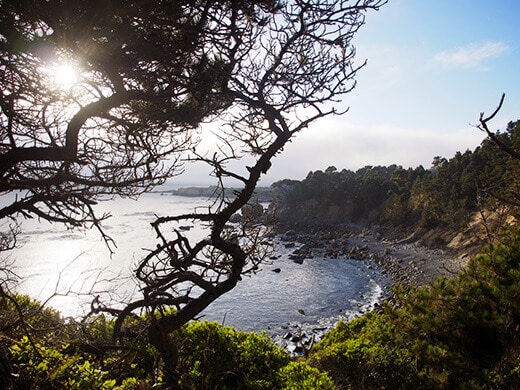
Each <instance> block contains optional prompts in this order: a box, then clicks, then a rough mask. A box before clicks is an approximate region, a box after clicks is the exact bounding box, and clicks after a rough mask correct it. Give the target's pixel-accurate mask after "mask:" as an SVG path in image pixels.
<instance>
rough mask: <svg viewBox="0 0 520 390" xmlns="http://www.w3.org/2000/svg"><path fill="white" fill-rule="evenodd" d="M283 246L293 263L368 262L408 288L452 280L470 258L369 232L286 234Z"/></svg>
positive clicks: (329, 230) (282, 237) (365, 230)
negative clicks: (323, 260)
mask: <svg viewBox="0 0 520 390" xmlns="http://www.w3.org/2000/svg"><path fill="white" fill-rule="evenodd" d="M279 237H280V238H281V240H282V242H284V245H286V247H290V246H291V245H293V243H294V242H298V243H301V244H303V245H302V246H300V247H298V248H297V249H295V250H294V251H293V253H292V255H291V257H290V258H291V259H293V260H294V261H296V262H299V261H303V260H304V259H306V258H307V259H310V258H313V257H316V256H325V257H329V258H350V259H355V260H369V261H372V262H373V263H375V264H376V265H377V267H379V268H380V269H381V270H382V272H383V273H384V274H386V275H388V276H390V277H391V278H392V281H393V282H394V283H395V282H400V283H403V284H406V285H410V286H420V285H427V284H429V283H430V282H432V281H433V280H434V279H435V278H436V277H439V276H442V275H446V276H454V275H456V274H457V273H458V272H459V271H460V270H461V269H462V268H464V267H465V265H466V264H467V262H468V260H469V257H468V256H465V255H462V256H458V255H457V254H456V253H455V252H450V251H448V250H443V249H433V248H428V247H425V246H423V245H420V244H419V243H418V242H416V241H411V240H408V239H404V240H389V239H385V238H383V237H382V236H381V234H379V233H375V232H373V231H371V230H369V229H361V228H358V227H352V226H350V227H349V228H346V229H338V228H335V229H315V231H313V232H310V233H306V232H301V231H294V230H288V231H285V232H284V233H282V234H280V235H279Z"/></svg>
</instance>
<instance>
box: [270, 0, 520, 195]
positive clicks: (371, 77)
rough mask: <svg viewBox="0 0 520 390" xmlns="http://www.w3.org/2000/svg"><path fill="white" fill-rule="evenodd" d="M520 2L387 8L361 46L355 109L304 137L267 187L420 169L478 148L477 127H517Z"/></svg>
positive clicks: (398, 0) (397, 2) (402, 0)
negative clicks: (337, 173) (484, 122)
mask: <svg viewBox="0 0 520 390" xmlns="http://www.w3.org/2000/svg"><path fill="white" fill-rule="evenodd" d="M519 17H520V0H487V1H485V0H390V1H389V2H388V4H387V5H386V6H384V7H382V8H381V10H380V11H379V12H377V13H375V12H372V13H369V14H368V16H367V20H366V25H365V26H363V28H362V30H361V31H360V32H359V33H358V35H357V36H356V37H355V39H354V45H355V46H356V48H357V58H358V61H359V62H362V61H364V60H365V59H367V60H368V64H367V66H366V67H365V68H363V69H362V70H361V71H360V72H359V73H358V76H357V80H358V84H357V88H356V90H355V91H354V92H352V93H351V94H349V95H347V96H346V98H345V102H346V103H347V104H348V105H349V106H350V111H349V112H348V113H347V114H345V115H344V116H341V117H334V118H328V119H325V120H322V121H319V122H317V123H315V124H314V125H312V126H311V127H310V128H309V129H307V130H306V131H305V132H303V133H301V134H299V135H298V136H297V137H296V138H295V139H294V140H293V142H292V143H291V144H290V145H289V146H288V147H286V148H285V150H284V152H283V153H282V154H281V155H279V156H277V157H276V158H275V160H274V161H273V166H272V167H271V169H270V171H269V173H268V175H267V176H266V177H265V178H264V179H263V180H262V184H263V185H268V184H270V183H271V182H272V181H276V180H280V179H283V178H291V179H298V180H300V179H303V178H304V177H305V176H306V175H307V173H308V172H309V171H311V170H313V171H315V170H318V169H322V170H324V169H325V168H327V167H328V166H330V165H334V166H336V167H337V168H338V169H343V168H347V169H352V170H356V169H358V168H361V167H363V166H365V165H390V164H393V163H395V164H398V165H402V166H403V167H416V166H418V165H423V166H424V167H426V168H428V167H430V165H431V162H432V160H433V157H434V156H443V157H447V158H450V157H452V156H453V155H454V153H455V152H456V151H462V152H463V151H465V150H466V149H470V150H473V149H474V148H475V147H476V146H477V145H478V144H480V142H481V141H482V139H483V138H484V135H483V133H481V132H480V131H479V130H478V129H476V128H475V127H474V126H475V125H476V124H477V123H478V118H479V114H480V112H482V111H484V112H485V113H491V112H492V111H493V110H494V109H495V108H496V106H497V104H498V102H499V99H500V96H501V94H502V93H505V94H506V99H505V103H504V106H503V108H502V110H501V112H500V114H499V115H498V116H497V118H496V119H495V121H494V122H493V123H492V125H493V129H504V128H505V125H506V124H507V122H509V121H511V120H517V119H520V28H518V19H519Z"/></svg>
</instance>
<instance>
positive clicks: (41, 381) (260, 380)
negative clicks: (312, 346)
mask: <svg viewBox="0 0 520 390" xmlns="http://www.w3.org/2000/svg"><path fill="white" fill-rule="evenodd" d="M13 299H14V300H15V301H16V302H17V305H16V306H18V307H20V308H23V310H24V312H25V313H26V312H27V311H28V310H33V311H34V312H33V314H32V315H31V316H30V317H27V319H26V321H27V323H26V324H25V325H26V326H27V329H25V328H23V327H21V325H20V323H21V321H13V320H12V319H13V318H19V317H17V316H18V309H16V306H15V305H13V304H9V303H6V302H5V301H2V311H1V312H0V316H1V319H2V320H4V322H2V324H3V327H2V332H1V334H0V352H1V353H0V363H1V364H2V366H1V368H2V371H1V373H2V375H4V376H5V378H3V379H2V380H3V382H0V383H2V384H3V385H4V386H11V387H12V388H24V389H25V388H27V389H35V388H38V389H56V388H64V389H134V388H141V389H148V388H151V386H154V388H161V386H165V387H166V384H165V383H164V374H163V372H162V370H163V367H164V365H163V363H164V362H163V360H162V358H161V356H160V355H159V354H158V352H157V350H156V349H155V348H154V347H153V346H152V345H151V344H150V343H149V342H148V341H147V338H146V337H143V335H142V330H140V326H141V323H142V320H139V321H137V320H136V321H134V323H133V326H132V325H129V326H128V331H131V332H132V333H133V334H134V335H135V336H134V339H133V341H132V342H131V343H129V344H121V343H114V342H113V341H112V330H113V327H114V320H108V319H107V318H106V317H105V316H103V315H99V316H95V317H92V318H90V319H89V321H88V322H85V323H77V322H75V321H73V320H70V319H69V320H64V319H62V318H61V317H60V316H59V314H58V313H56V312H55V311H52V310H50V309H42V305H41V303H39V302H36V301H32V300H30V299H29V298H28V297H27V296H22V295H18V296H13ZM7 302H11V301H7ZM27 330H29V331H27ZM139 333H141V336H139ZM173 339H174V342H175V344H176V348H177V350H178V351H179V359H178V366H177V372H178V373H179V377H178V382H177V386H178V387H179V388H182V389H214V388H218V389H226V388H228V389H236V388H243V389H273V388H284V389H299V388H313V389H314V388H316V389H333V388H334V386H333V384H332V382H331V380H330V378H328V376H327V374H325V373H322V372H320V371H318V370H317V369H316V368H311V367H310V366H308V365H307V364H306V363H305V362H298V363H292V362H290V357H289V355H288V354H287V352H285V351H284V350H283V349H281V348H279V347H277V346H276V345H275V344H274V343H273V342H272V341H271V340H270V339H269V338H268V337H267V336H266V335H265V334H256V333H245V332H239V331H237V330H235V329H234V328H231V327H227V326H222V325H220V324H217V323H210V322H198V321H194V322H190V323H189V324H187V325H185V326H184V327H182V328H181V329H179V330H177V331H176V332H175V333H174V334H173ZM7 369H8V371H6V370H7Z"/></svg>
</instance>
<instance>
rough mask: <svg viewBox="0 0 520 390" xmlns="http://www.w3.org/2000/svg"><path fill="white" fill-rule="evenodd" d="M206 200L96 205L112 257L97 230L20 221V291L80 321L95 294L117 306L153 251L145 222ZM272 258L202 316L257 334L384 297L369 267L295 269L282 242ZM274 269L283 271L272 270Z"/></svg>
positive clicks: (349, 312)
mask: <svg viewBox="0 0 520 390" xmlns="http://www.w3.org/2000/svg"><path fill="white" fill-rule="evenodd" d="M201 202H205V199H203V198H186V197H178V196H170V195H163V196H161V195H160V194H146V195H144V196H142V197H141V198H140V199H139V200H138V201H134V200H130V199H117V200H113V201H107V202H103V203H101V204H100V205H99V214H101V213H103V212H110V213H111V214H112V216H113V217H112V218H110V219H109V220H108V221H107V222H106V223H105V225H104V227H105V230H106V232H107V233H108V234H109V235H110V236H111V237H112V238H113V239H114V240H115V242H116V244H117V247H116V248H114V253H113V254H111V253H110V251H109V250H108V249H107V247H106V246H105V244H104V242H103V240H102V238H101V237H100V234H99V232H97V231H95V230H92V231H68V230H67V229H65V228H64V227H63V226H61V225H57V224H55V225H52V224H49V223H48V222H41V223H38V222H37V221H25V222H24V224H23V226H22V229H23V234H22V235H20V237H19V238H20V244H21V247H20V248H19V249H17V250H16V251H14V252H13V253H12V254H11V255H10V256H11V260H13V261H14V263H15V266H16V273H17V274H18V275H19V276H20V277H21V278H22V282H21V284H20V285H19V290H20V291H21V292H24V293H28V294H30V295H31V296H33V297H38V298H39V299H41V300H45V299H47V298H48V297H49V296H50V295H52V294H53V293H54V292H58V293H59V294H66V293H70V292H72V293H75V294H72V295H71V296H68V297H65V296H58V297H55V298H53V299H52V300H51V302H50V304H51V305H52V306H54V307H56V308H57V309H59V310H60V311H62V313H63V314H64V315H65V316H81V315H82V314H85V313H86V312H88V310H89V304H90V301H91V300H92V297H93V296H95V295H101V296H102V297H104V298H105V299H106V298H109V299H112V300H113V301H115V302H118V301H124V300H128V298H129V297H131V296H135V294H136V293H137V291H136V290H137V288H136V284H135V281H134V280H133V279H132V277H131V275H132V274H131V270H132V267H133V266H134V265H135V263H136V261H137V260H138V259H139V258H141V257H143V255H144V254H145V249H144V248H153V247H154V246H155V234H154V231H153V230H152V228H151V225H150V223H151V222H152V221H153V220H154V219H155V216H156V215H157V216H165V215H173V214H178V213H187V212H192V211H193V208H194V207H196V206H200V205H201ZM206 233H207V232H205V231H204V230H202V229H200V228H198V227H197V226H195V227H194V228H193V229H190V234H191V235H194V236H196V237H197V238H202V237H203V236H204V235H205V234H206ZM277 254H278V255H279V256H280V257H279V258H278V259H276V260H272V261H269V262H266V263H264V264H263V265H262V266H261V270H260V271H259V272H258V273H257V274H255V275H252V276H251V277H248V276H246V277H244V278H243V280H242V281H241V282H239V283H238V285H237V287H236V288H235V289H234V290H233V291H231V292H229V293H227V294H225V295H224V296H222V297H221V298H219V299H218V300H217V301H216V302H214V303H213V304H212V305H210V307H208V309H206V311H205V313H204V317H203V318H205V319H208V320H215V321H220V322H225V324H227V325H233V326H237V327H238V328H240V329H242V330H255V331H258V330H261V329H269V328H275V327H279V326H282V325H283V324H286V323H294V322H298V323H303V324H309V326H320V324H321V325H324V326H329V325H330V324H331V323H333V322H335V321H337V320H338V319H339V318H341V317H346V318H349V317H352V316H353V315H354V314H356V313H358V312H359V311H360V310H363V309H366V308H369V307H371V306H372V305H373V304H374V303H375V302H377V301H378V299H380V297H381V293H382V288H381V283H380V281H381V280H383V279H381V275H379V274H378V273H377V272H375V271H373V270H372V269H370V268H372V267H369V264H368V263H365V262H360V261H353V260H346V259H323V258H315V259H306V260H305V261H304V262H303V264H297V263H295V262H293V261H292V260H290V259H289V258H288V254H289V252H288V249H286V248H284V247H283V246H282V245H279V248H277ZM275 268H279V269H280V272H278V273H277V272H273V271H272V270H273V269H275Z"/></svg>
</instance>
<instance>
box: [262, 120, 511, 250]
mask: <svg viewBox="0 0 520 390" xmlns="http://www.w3.org/2000/svg"><path fill="white" fill-rule="evenodd" d="M497 136H498V137H499V139H500V140H501V141H502V142H503V143H504V144H506V145H508V146H510V147H511V148H512V149H516V150H518V149H519V148H520V121H515V122H510V123H509V124H508V125H507V128H506V130H505V131H504V132H499V133H498V135H497ZM403 152H405V151H403ZM272 188H273V190H274V202H273V203H274V206H275V207H276V209H277V211H278V218H279V220H280V222H282V223H284V222H289V223H290V224H291V226H298V225H300V226H302V227H308V226H309V225H320V224H330V223H333V224H338V223H344V222H358V223H364V224H371V225H372V224H379V225H381V226H383V227H387V228H390V229H397V230H400V231H403V230H409V231H413V230H417V229H423V230H432V229H438V231H442V232H452V233H457V232H459V231H460V230H461V229H464V227H466V226H467V225H468V223H469V222H470V221H471V219H472V218H473V217H474V215H475V213H484V212H485V213H487V215H489V214H490V213H497V212H499V211H502V212H504V213H505V214H507V215H508V216H514V215H518V206H519V205H520V196H519V194H520V161H519V160H517V159H514V158H513V157H511V156H509V155H508V154H506V153H504V152H503V151H502V150H501V149H500V148H499V147H498V146H497V145H496V144H495V143H494V142H491V141H490V140H488V139H485V140H484V141H483V142H482V143H481V145H480V146H478V147H477V148H476V149H475V150H474V151H471V150H466V151H465V152H463V153H462V152H457V153H456V154H455V155H454V156H453V157H451V158H450V159H446V158H444V157H439V156H437V157H434V159H433V163H432V166H431V167H430V168H429V169H426V168H424V167H423V166H419V167H416V168H408V169H405V168H403V167H401V166H397V165H391V166H387V167H384V166H366V167H364V168H361V169H359V170H357V171H355V172H354V171H351V170H347V169H343V170H338V169H337V168H336V167H334V166H331V167H328V168H327V169H325V170H324V171H322V170H317V171H314V172H309V174H308V175H307V177H306V178H305V179H304V180H301V181H297V180H282V181H279V182H276V183H274V184H273V186H272ZM482 215H486V214H482ZM494 220H495V221H496V220H497V219H496V218H495V219H494ZM390 229H387V230H390ZM443 237H444V238H443ZM445 237H446V236H443V235H437V236H436V240H437V241H438V242H437V244H445V243H446V242H443V241H445ZM448 237H449V235H448Z"/></svg>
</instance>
